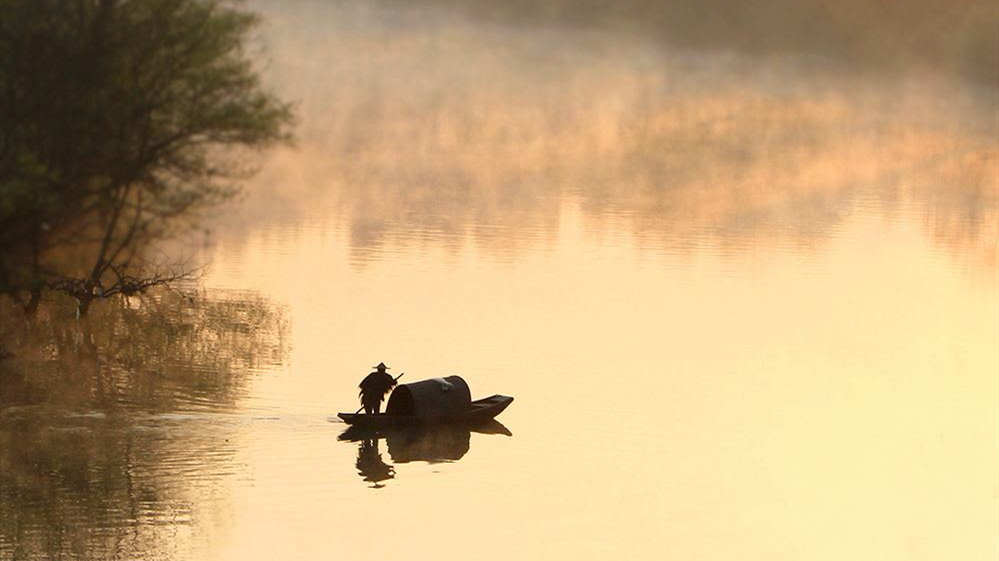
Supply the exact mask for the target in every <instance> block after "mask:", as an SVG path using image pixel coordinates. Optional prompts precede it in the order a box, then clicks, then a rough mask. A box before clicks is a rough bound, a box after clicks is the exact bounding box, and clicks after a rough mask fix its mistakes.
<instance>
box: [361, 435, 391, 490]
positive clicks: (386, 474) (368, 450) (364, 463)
mask: <svg viewBox="0 0 999 561" xmlns="http://www.w3.org/2000/svg"><path fill="white" fill-rule="evenodd" d="M378 442H379V441H378V439H368V440H362V441H361V442H360V444H359V445H358V447H357V463H356V466H357V473H358V474H359V475H360V476H361V478H362V479H364V480H365V481H370V482H371V483H372V485H371V487H372V488H374V489H380V488H382V487H384V486H385V485H384V484H382V483H381V482H382V481H385V480H387V479H392V478H394V477H395V468H393V467H392V466H391V465H389V464H386V463H385V462H384V461H382V453H381V451H379V449H378Z"/></svg>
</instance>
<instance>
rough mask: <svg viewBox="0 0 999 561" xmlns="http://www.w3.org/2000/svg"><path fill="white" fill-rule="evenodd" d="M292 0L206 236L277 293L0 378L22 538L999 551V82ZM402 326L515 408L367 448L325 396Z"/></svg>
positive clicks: (492, 551)
mask: <svg viewBox="0 0 999 561" xmlns="http://www.w3.org/2000/svg"><path fill="white" fill-rule="evenodd" d="M295 6H296V7H295V8H278V7H276V5H274V6H267V5H266V4H265V7H266V8H267V9H266V10H265V16H266V18H267V19H266V20H265V22H266V25H265V27H264V28H263V39H264V42H265V44H266V46H267V48H268V49H269V51H268V52H269V53H270V55H269V56H270V63H269V64H268V65H267V71H266V72H267V73H266V76H267V77H268V79H269V80H271V81H272V83H274V84H275V87H277V88H278V89H279V90H281V91H283V92H284V93H285V95H287V96H289V97H292V98H295V99H298V100H299V101H300V108H299V109H300V114H301V121H302V122H301V124H300V129H301V133H300V139H299V143H298V145H297V146H295V147H294V148H290V149H282V150H278V151H276V152H274V153H272V154H269V155H268V157H267V159H266V160H264V161H263V162H262V163H261V173H260V174H258V176H257V177H256V178H255V179H254V180H253V181H252V182H251V184H250V185H249V186H248V190H247V192H248V195H247V197H246V200H245V201H244V202H243V204H242V206H240V207H239V213H238V214H237V213H235V212H233V214H231V215H229V216H226V217H223V218H222V220H221V226H220V227H219V228H218V230H217V232H216V235H215V238H214V239H215V241H214V243H213V244H212V245H210V246H207V247H206V248H204V249H203V250H200V251H203V253H204V254H205V257H208V258H210V259H211V263H212V265H211V268H210V270H209V273H208V274H207V276H206V278H205V280H204V283H205V286H206V287H207V289H208V291H209V294H216V295H228V296H225V298H232V296H231V295H237V296H236V297H235V301H236V304H234V306H236V309H237V310H238V312H234V311H232V309H229V308H226V309H225V310H224V311H223V312H220V313H221V316H222V317H224V318H228V319H230V320H231V319H232V317H234V315H238V314H242V313H246V314H250V315H251V316H252V317H256V316H254V315H253V313H255V312H253V310H256V309H257V308H255V307H254V306H258V307H262V308H265V309H269V310H272V311H273V313H274V314H275V315H276V317H277V318H278V319H276V320H274V322H275V323H274V324H272V323H267V322H264V323H266V324H267V325H271V327H270V328H268V329H263V328H259V327H257V328H254V327H253V326H254V325H257V324H256V323H254V322H253V321H250V320H246V322H245V324H240V325H243V327H239V326H237V329H236V332H238V333H244V334H245V333H247V332H255V331H254V329H261V331H260V332H259V335H258V336H257V339H253V338H250V339H249V340H246V339H245V337H241V336H239V335H236V336H233V339H232V340H231V341H230V340H229V339H227V338H225V337H216V336H215V335H212V333H213V332H211V331H210V330H209V332H208V333H207V334H201V335H197V336H196V337H195V339H194V340H195V341H198V342H199V343H198V345H194V347H191V346H185V347H184V349H185V350H187V351H190V354H184V355H183V357H184V358H183V360H184V361H186V362H183V363H181V362H180V361H181V359H180V358H176V361H177V364H178V366H173V364H174V363H172V362H171V360H173V359H174V354H173V353H175V352H176V351H174V350H170V351H169V356H166V357H163V356H160V355H162V354H163V353H165V352H166V351H157V350H156V349H159V348H160V347H155V346H153V345H151V344H150V345H149V346H148V348H147V347H143V348H142V349H141V350H139V351H136V353H138V356H139V357H140V359H139V360H133V361H131V362H127V363H126V362H125V361H124V359H120V360H119V361H118V362H114V364H115V365H120V366H114V368H113V369H112V368H110V367H107V368H108V369H109V370H108V373H107V376H108V377H109V378H110V379H112V380H114V381H115V382H114V383H115V384H118V386H120V387H121V388H124V389H121V392H122V393H121V394H115V395H124V396H125V397H120V399H119V400H118V401H120V402H121V403H120V405H118V406H115V405H113V404H112V406H108V407H103V406H91V405H86V406H84V405H79V404H77V405H74V406H72V407H66V406H56V405H30V406H27V405H23V404H14V405H11V406H3V407H2V408H0V444H2V445H3V446H4V448H3V450H6V451H0V505H2V508H0V515H2V518H4V519H5V521H3V522H0V559H2V560H7V559H37V558H46V557H58V555H57V553H59V552H62V553H64V555H65V556H67V557H74V556H75V557H78V558H84V559H91V558H92V559H107V558H115V556H117V557H118V558H127V559H205V560H244V559H403V558H406V559H546V558H547V559H593V560H597V559H607V558H611V557H613V558H617V559H648V560H653V559H703V560H731V559H747V560H749V559H753V560H774V559H789V560H790V559H795V560H797V559H809V560H824V559H828V560H830V561H832V560H843V559H872V560H874V559H876V560H899V561H902V560H906V561H908V560H923V559H925V560H931V559H932V560H935V559H968V560H983V561H984V560H989V559H994V558H995V556H996V554H997V553H999V535H997V532H996V528H997V527H999V481H997V473H999V376H997V373H999V287H997V276H996V273H997V270H996V237H997V230H999V227H997V208H996V204H997V188H999V185H997V168H996V154H997V144H996V141H995V138H996V136H995V133H996V124H995V107H996V106H995V99H996V98H995V93H994V92H991V91H985V92H981V91H975V90H974V88H973V87H972V86H970V85H965V84H958V83H955V82H952V81H949V80H948V79H944V78H940V77H936V76H934V75H932V74H914V75H907V76H895V77H882V76H873V75H869V74H854V73H850V72H849V71H848V70H846V69H842V68H830V67H827V66H824V65H823V64H822V63H820V62H816V61H814V60H811V59H807V60H806V59H804V58H796V57H795V56H794V55H793V54H789V55H786V56H783V57H775V58H768V59H754V58H744V57H739V56H736V55H733V54H730V53H729V54H726V53H700V52H696V53H695V52H665V51H663V50H661V49H660V48H658V47H656V48H653V47H652V46H650V45H647V44H644V43H643V42H642V41H641V40H639V39H634V38H629V37H625V36H622V37H614V36H606V35H601V34H592V33H588V32H582V31H572V30H558V31H556V30H538V29H533V30H532V29H508V28H503V27H502V26H496V25H490V24H485V23H482V22H474V21H465V20H462V19H458V18H453V19H449V18H441V17H439V16H438V15H434V14H430V15H427V14H424V13H422V12H408V11H407V12H398V13H396V12H394V11H392V10H390V9H385V10H380V9H374V8H372V9H343V8H331V7H328V6H325V7H324V6H323V5H319V4H315V5H314V4H308V3H305V4H301V5H299V4H295ZM243 299H249V301H251V302H254V303H255V304H252V305H249V304H243V303H241V302H243ZM226 310H227V311H226ZM247 310H250V311H247ZM261 313H263V312H261ZM240 317H243V316H240ZM268 317H270V316H268ZM221 321H222V324H223V325H228V324H227V323H226V322H225V321H224V320H221ZM261 321H262V322H263V320H261ZM247 325H249V326H250V327H246V326H247ZM274 325H276V327H275V326H274ZM137 337H138V338H139V340H142V337H143V336H142V335H137ZM149 337H152V336H149ZM170 337H181V340H182V341H186V339H183V337H184V335H178V334H177V333H173V334H172V335H170ZM206 341H210V342H206ZM237 343H238V344H239V345H240V346H239V347H238V352H237V351H233V352H232V353H229V354H226V353H223V354H224V355H225V356H224V357H221V358H220V357H219V356H217V355H218V354H219V351H218V350H217V349H219V348H221V349H228V348H233V347H232V346H233V345H236V344H237ZM195 347H196V348H195ZM168 348H170V347H168ZM156 353H159V354H156ZM230 354H231V356H230ZM86 356H89V355H86ZM97 356H98V359H96V360H97V364H98V366H97V367H95V371H96V372H104V370H102V369H104V368H105V367H104V366H100V365H101V364H103V362H101V361H104V362H107V360H106V359H104V358H101V357H103V355H101V354H100V353H98V355H97ZM129 356H131V355H129ZM190 357H194V358H190ZM151 358H157V360H163V361H164V362H163V364H165V365H166V366H164V367H163V369H164V371H166V372H171V371H172V370H171V369H174V370H176V369H179V368H183V369H184V372H188V371H190V372H193V374H191V375H190V376H185V377H184V378H183V381H182V382H178V383H177V387H173V386H170V387H167V388H166V389H163V388H162V387H161V386H159V385H156V384H152V383H151V384H150V387H151V388H153V389H147V390H144V389H143V388H144V386H143V382H142V380H143V378H142V372H144V369H145V368H147V367H148V361H149V360H151ZM81 360H82V361H83V362H84V363H85V364H90V362H87V360H89V359H81ZM379 361H385V362H386V363H388V364H389V365H390V366H392V368H393V372H395V373H399V372H406V375H405V377H404V380H418V379H421V378H426V377H433V376H440V375H444V374H453V373H460V374H462V375H463V376H465V378H466V380H468V382H469V384H470V386H471V388H472V393H473V398H477V397H485V396H488V395H491V394H493V393H504V394H509V395H512V396H514V397H515V398H516V401H515V402H514V404H513V405H512V406H511V407H510V408H509V409H508V410H507V411H506V412H504V413H503V414H502V416H501V417H500V418H499V420H500V421H502V423H503V424H504V425H505V427H506V428H507V429H508V430H509V431H510V432H512V436H506V435H503V434H481V433H476V432H473V433H471V434H467V433H463V432H461V431H458V432H457V433H453V432H443V433H442V432H439V431H438V432H431V433H430V434H417V435H409V436H403V437H398V439H397V440H391V441H387V440H385V439H382V440H380V441H379V443H378V446H379V448H378V452H379V453H380V455H381V460H382V462H384V463H385V464H388V465H391V467H392V477H389V478H385V474H386V473H388V472H387V471H386V470H387V469H388V468H387V467H382V468H380V469H381V471H379V468H378V467H377V462H373V461H372V456H371V455H370V450H367V451H365V454H367V455H366V456H365V458H366V460H365V461H364V462H362V464H363V465H364V466H367V468H366V469H367V472H368V473H373V472H377V473H381V474H382V476H380V477H379V476H375V477H373V478H374V479H378V480H379V482H378V484H377V486H376V485H374V483H373V482H372V481H366V480H365V479H364V477H363V476H362V475H361V474H359V473H358V465H357V464H358V454H359V453H360V452H361V449H362V447H363V444H362V443H359V442H350V441H341V440H338V436H339V435H340V434H341V433H342V432H343V431H344V429H345V428H346V427H345V425H343V424H340V423H339V422H337V419H336V418H335V413H336V412H337V411H353V410H354V409H356V408H357V406H358V405H357V403H356V401H357V400H356V384H357V382H358V381H359V380H360V378H361V377H362V376H363V375H364V374H365V373H366V372H367V371H368V370H369V367H370V366H371V365H372V364H376V363H377V362H379ZM60 368H64V369H65V370H67V371H73V372H75V371H77V368H76V367H75V366H74V365H73V364H69V365H63V366H61V367H60ZM87 368H89V366H88V367H87ZM80 369H83V370H84V372H89V370H85V369H84V368H83V367H80ZM230 371H232V372H238V373H239V375H238V376H233V377H232V378H230V377H228V376H229V375H228V374H226V373H227V372H230ZM80 376H83V374H80ZM98 377H99V376H98ZM192 380H193V381H192ZM198 380H209V382H199V381H198ZM220 380H221V381H220ZM171 388H172V389H171ZM192 388H193V389H192ZM154 390H155V391H154ZM103 391H104V390H100V391H98V390H95V392H96V394H100V395H103ZM157 392H163V393H162V394H161V393H157ZM170 392H173V393H170ZM112 393H113V392H112ZM165 394H169V395H170V396H174V397H170V398H167V397H163V395H165ZM220 395H221V396H222V397H221V398H220V397H219V396H220ZM81 399H82V400H83V401H85V399H83V398H81ZM112 401H114V400H112ZM407 438H410V439H415V443H414V442H412V441H410V442H407V441H406V439H407ZM465 439H467V443H466V440H465ZM407 446H409V447H410V448H406V447H407ZM407 450H408V451H409V452H410V454H409V455H407ZM414 450H415V452H413V451H414ZM414 455H415V457H416V458H417V459H416V460H415V461H401V460H406V459H412V458H413V456H414ZM421 458H422V460H431V461H421V460H420V459H421ZM455 458H457V459H455ZM372 466H375V467H372ZM372 470H374V471H372ZM369 479H372V477H370V476H369Z"/></svg>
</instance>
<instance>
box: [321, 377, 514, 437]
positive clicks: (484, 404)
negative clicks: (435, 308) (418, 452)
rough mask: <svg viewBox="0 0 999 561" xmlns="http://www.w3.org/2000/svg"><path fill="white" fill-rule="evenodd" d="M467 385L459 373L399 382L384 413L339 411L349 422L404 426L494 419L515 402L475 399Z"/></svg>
mask: <svg viewBox="0 0 999 561" xmlns="http://www.w3.org/2000/svg"><path fill="white" fill-rule="evenodd" d="M470 396H471V392H470V391H469V389H468V384H467V383H465V380H463V379H461V377H460V376H448V377H446V378H432V379H430V380H423V381H420V382H413V383H410V384H399V385H398V386H396V388H395V390H393V391H392V395H391V396H389V401H388V404H387V405H386V407H385V412H384V413H378V414H376V415H368V414H365V413H338V414H337V416H338V417H340V418H341V419H343V421H344V422H345V423H347V424H349V425H355V426H361V427H372V428H379V427H401V426H411V425H421V424H439V423H462V424H477V423H484V422H486V421H489V420H490V419H493V418H494V417H496V416H497V415H499V414H500V413H502V412H503V410H504V409H506V408H507V407H509V405H510V404H511V403H513V398H512V397H510V396H507V395H498V394H497V395H494V396H491V397H487V398H485V399H479V400H476V401H472V400H471V398H470Z"/></svg>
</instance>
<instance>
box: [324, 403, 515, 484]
mask: <svg viewBox="0 0 999 561" xmlns="http://www.w3.org/2000/svg"><path fill="white" fill-rule="evenodd" d="M473 432H476V433H480V434H502V435H506V436H512V433H511V432H510V430H509V429H507V428H506V427H505V426H503V424H502V423H500V422H499V421H496V420H492V421H489V422H488V423H485V424H482V425H476V426H465V425H428V426H414V427H404V428H386V429H372V428H366V427H357V426H351V427H349V428H347V430H345V431H343V433H341V434H340V436H339V437H338V438H339V440H342V441H348V442H357V443H358V449H357V463H356V467H357V471H358V474H359V475H360V476H361V478H362V479H363V480H364V481H368V482H371V483H373V485H372V487H373V488H381V487H384V484H383V483H382V481H386V480H388V479H393V478H394V477H395V468H394V467H392V466H391V465H389V464H386V463H385V462H384V461H382V456H381V452H380V451H379V448H378V445H379V441H380V440H385V441H386V443H387V445H388V453H389V456H390V457H391V458H392V461H393V462H395V463H396V464H404V463H408V462H428V463H439V462H457V461H458V460H460V459H462V458H463V457H464V456H465V454H467V453H468V450H469V445H470V441H471V434H472V433H473Z"/></svg>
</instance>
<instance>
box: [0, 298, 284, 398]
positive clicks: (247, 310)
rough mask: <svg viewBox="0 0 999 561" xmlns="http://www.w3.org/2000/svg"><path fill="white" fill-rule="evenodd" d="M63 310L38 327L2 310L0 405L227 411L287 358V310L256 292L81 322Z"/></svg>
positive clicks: (157, 301)
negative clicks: (258, 377)
mask: <svg viewBox="0 0 999 561" xmlns="http://www.w3.org/2000/svg"><path fill="white" fill-rule="evenodd" d="M62 304H63V303H62V302H50V303H47V304H46V305H45V306H43V307H42V308H41V309H40V310H39V313H38V316H37V317H36V318H33V319H31V320H29V319H25V318H23V317H22V315H21V314H19V313H17V311H16V310H13V309H7V310H4V315H5V318H6V320H5V322H4V323H3V324H0V342H2V346H3V347H4V348H6V349H7V350H8V352H9V353H10V354H11V355H12V356H11V357H9V358H7V359H6V360H3V361H0V406H4V405H33V404H42V403H44V404H48V405H60V406H65V407H84V408H88V407H101V408H106V407H116V406H131V407H139V408H142V409H147V410H160V411H169V410H177V409H184V410H191V409H216V410H217V409H223V408H227V407H232V406H234V404H235V403H236V401H237V400H238V399H239V397H240V396H242V395H243V394H244V391H245V383H246V379H247V377H248V376H249V375H250V374H252V373H253V372H256V371H260V370H267V369H272V368H274V367H276V366H277V365H279V364H280V363H281V361H282V359H283V356H284V353H285V351H286V349H285V343H284V339H285V334H286V332H287V324H286V320H285V318H284V316H283V315H282V312H281V310H280V309H278V308H275V307H274V306H273V305H271V304H270V303H268V302H267V301H266V300H264V299H263V298H261V297H259V296H256V295H254V294H252V293H241V292H231V293H227V292H225V291H213V292H212V293H211V295H208V294H205V293H197V292H182V291H177V292H173V291H167V292H161V293H157V294H154V295H149V296H143V297H142V298H141V299H138V298H136V299H132V300H129V301H123V302H118V301H111V302H108V303H107V304H106V305H102V306H96V307H95V308H94V310H93V313H92V314H91V315H92V317H90V316H88V317H85V318H83V319H81V320H76V319H75V317H74V315H73V312H72V307H71V306H64V305H62ZM3 305H9V303H8V302H4V303H3Z"/></svg>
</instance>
